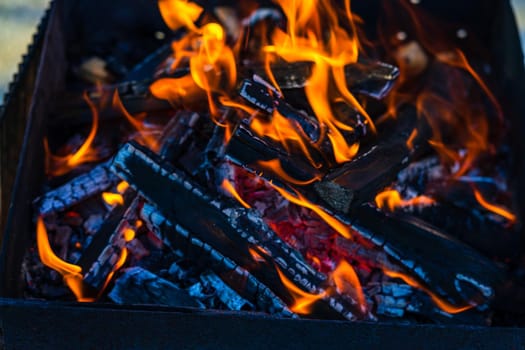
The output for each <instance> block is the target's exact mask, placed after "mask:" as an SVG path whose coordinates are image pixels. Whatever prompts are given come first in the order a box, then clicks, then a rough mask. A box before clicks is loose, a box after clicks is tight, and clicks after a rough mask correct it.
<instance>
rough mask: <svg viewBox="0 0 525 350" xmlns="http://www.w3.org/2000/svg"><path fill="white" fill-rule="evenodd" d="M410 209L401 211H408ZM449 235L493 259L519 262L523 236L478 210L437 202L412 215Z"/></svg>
mask: <svg viewBox="0 0 525 350" xmlns="http://www.w3.org/2000/svg"><path fill="white" fill-rule="evenodd" d="M407 210H408V208H402V209H400V211H403V212H406V211H407ZM410 214H411V215H414V216H417V217H418V218H420V219H422V220H424V221H426V222H428V223H429V224H431V225H433V226H435V227H437V228H439V229H440V230H442V231H444V232H447V233H448V234H450V235H452V236H454V237H456V238H457V239H459V240H461V241H462V242H464V243H466V244H468V245H469V246H471V247H473V248H475V249H476V250H478V251H479V252H480V253H483V254H484V255H485V256H487V257H490V258H496V259H499V260H503V261H505V260H507V259H510V260H513V261H514V260H516V259H517V258H518V257H519V254H520V251H521V248H520V244H521V237H520V235H519V233H518V232H517V231H516V230H515V229H514V228H513V227H512V228H509V227H506V226H504V225H502V224H501V223H499V222H495V221H494V220H491V219H490V217H488V216H487V214H486V213H484V212H482V211H480V210H478V209H477V208H476V207H471V208H470V209H466V208H462V207H458V206H455V205H453V204H450V203H446V202H441V201H440V202H437V203H435V204H433V205H431V206H427V207H423V208H420V209H418V210H417V211H415V212H413V213H410Z"/></svg>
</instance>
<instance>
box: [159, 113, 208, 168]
mask: <svg viewBox="0 0 525 350" xmlns="http://www.w3.org/2000/svg"><path fill="white" fill-rule="evenodd" d="M199 119H200V115H199V114H198V113H194V112H186V111H182V112H179V113H177V115H176V116H175V117H173V118H172V119H171V120H170V122H169V124H168V125H166V127H165V129H164V130H165V131H164V134H163V135H162V137H161V138H160V140H159V144H161V145H162V148H161V151H160V155H161V156H162V157H163V158H165V159H168V160H172V161H173V160H175V159H178V158H179V157H180V156H181V154H182V152H183V151H184V150H185V148H186V147H187V145H188V143H189V142H190V141H191V135H192V134H193V132H194V128H195V127H196V126H197V123H198V122H199Z"/></svg>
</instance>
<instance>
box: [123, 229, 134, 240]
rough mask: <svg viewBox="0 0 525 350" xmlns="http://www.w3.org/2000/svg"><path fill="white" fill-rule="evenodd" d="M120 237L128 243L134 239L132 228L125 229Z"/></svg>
mask: <svg viewBox="0 0 525 350" xmlns="http://www.w3.org/2000/svg"><path fill="white" fill-rule="evenodd" d="M122 236H123V237H124V240H125V241H126V242H130V241H132V240H133V239H134V238H135V230H133V229H132V228H129V227H128V228H126V229H124V232H123V233H122Z"/></svg>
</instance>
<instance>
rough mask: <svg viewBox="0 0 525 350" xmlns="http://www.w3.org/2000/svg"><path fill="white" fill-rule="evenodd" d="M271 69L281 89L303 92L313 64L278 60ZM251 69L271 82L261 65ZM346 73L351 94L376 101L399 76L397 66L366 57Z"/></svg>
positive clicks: (347, 69) (350, 67)
mask: <svg viewBox="0 0 525 350" xmlns="http://www.w3.org/2000/svg"><path fill="white" fill-rule="evenodd" d="M271 69H272V73H273V75H274V77H275V81H276V82H277V84H278V85H279V87H280V88H281V89H283V90H287V89H302V88H304V87H305V86H306V82H307V80H308V78H309V77H310V75H311V73H312V64H311V63H309V62H283V61H279V62H278V63H275V64H273V65H272V66H271ZM248 70H249V71H250V72H253V73H255V74H257V75H260V76H262V77H264V78H265V79H268V77H267V74H266V69H265V68H264V67H262V66H261V67H253V68H250V69H248ZM344 70H345V77H346V82H347V86H348V88H349V89H350V91H352V92H354V93H359V94H362V95H366V96H369V97H372V98H375V99H382V98H384V97H385V96H386V95H387V94H388V93H389V92H390V90H391V89H392V87H393V86H394V83H395V82H396V80H397V78H398V76H399V70H398V69H397V67H394V66H392V65H389V64H387V63H383V62H379V61H373V60H368V59H364V58H360V59H359V61H358V62H356V63H353V64H349V65H346V66H345V69H344ZM245 74H247V73H245ZM268 80H269V79H268Z"/></svg>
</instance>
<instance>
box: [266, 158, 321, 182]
mask: <svg viewBox="0 0 525 350" xmlns="http://www.w3.org/2000/svg"><path fill="white" fill-rule="evenodd" d="M258 164H259V165H260V166H262V167H263V168H266V169H268V170H270V171H272V172H273V173H275V174H276V175H278V176H279V177H281V179H283V180H284V181H286V182H288V183H291V184H293V185H298V186H306V185H310V184H312V183H314V182H315V181H318V180H320V179H321V178H320V177H318V176H316V177H314V178H312V179H310V180H305V181H300V180H297V179H294V178H293V177H291V176H290V175H288V174H287V173H286V171H284V169H283V168H282V166H281V161H280V160H279V159H272V160H269V161H262V160H261V161H259V162H258Z"/></svg>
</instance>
